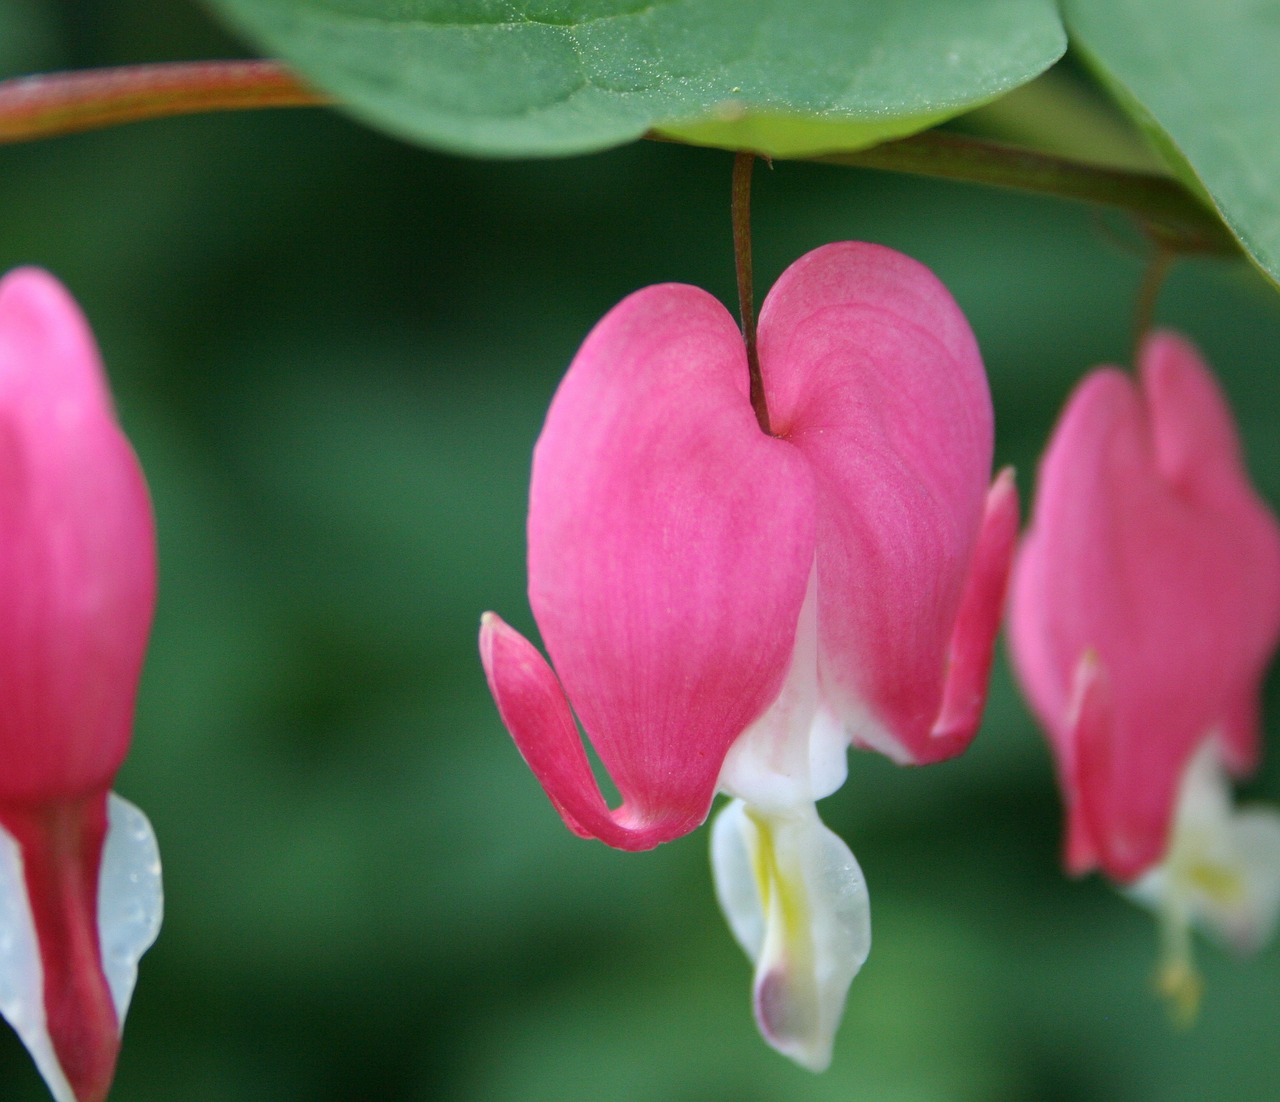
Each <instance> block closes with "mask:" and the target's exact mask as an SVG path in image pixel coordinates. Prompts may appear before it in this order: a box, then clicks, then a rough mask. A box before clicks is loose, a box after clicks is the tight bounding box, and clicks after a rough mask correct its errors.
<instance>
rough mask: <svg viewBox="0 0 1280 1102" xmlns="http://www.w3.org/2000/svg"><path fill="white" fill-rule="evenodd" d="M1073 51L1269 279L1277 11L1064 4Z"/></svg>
mask: <svg viewBox="0 0 1280 1102" xmlns="http://www.w3.org/2000/svg"><path fill="white" fill-rule="evenodd" d="M1064 8H1065V11H1066V16H1067V25H1068V28H1069V29H1070V33H1071V37H1072V42H1073V45H1075V46H1077V47H1078V48H1079V50H1080V51H1081V53H1082V55H1083V56H1084V57H1085V58H1086V59H1087V61H1088V62H1089V63H1090V64H1091V65H1092V66H1093V68H1094V69H1095V71H1096V72H1097V73H1098V75H1099V77H1100V78H1101V79H1102V80H1103V82H1104V83H1106V84H1107V85H1108V86H1109V87H1110V89H1111V91H1112V92H1113V94H1114V95H1115V97H1116V100H1117V101H1118V102H1119V104H1120V106H1121V107H1123V108H1124V109H1125V110H1126V111H1128V112H1129V114H1130V115H1131V116H1132V117H1133V118H1134V119H1135V120H1136V121H1137V122H1138V123H1139V125H1141V126H1143V127H1144V129H1146V130H1147V131H1148V133H1149V134H1150V136H1151V138H1152V141H1153V143H1154V145H1155V146H1156V148H1157V149H1158V150H1159V151H1160V152H1161V153H1162V154H1163V155H1164V157H1165V159H1166V160H1167V161H1168V162H1169V164H1170V167H1171V169H1172V170H1173V171H1174V172H1175V173H1176V174H1177V175H1178V176H1180V177H1181V178H1182V179H1183V180H1184V182H1185V183H1187V184H1188V186H1190V187H1191V188H1192V189H1193V190H1195V191H1196V192H1198V193H1200V194H1202V195H1207V196H1208V198H1209V199H1210V200H1211V201H1212V203H1213V205H1214V206H1215V207H1216V208H1217V209H1218V212H1219V213H1220V214H1221V215H1222V218H1223V220H1224V221H1225V222H1226V223H1227V225H1228V226H1229V227H1230V228H1231V231H1232V233H1234V234H1235V235H1236V237H1237V238H1238V239H1239V241H1240V243H1241V245H1243V246H1244V248H1245V250H1246V252H1247V253H1248V254H1249V255H1250V256H1251V257H1252V258H1253V260H1254V261H1255V262H1256V263H1257V264H1258V266H1259V267H1260V268H1262V270H1263V271H1264V272H1265V273H1266V274H1267V275H1268V276H1270V277H1271V279H1272V280H1273V281H1277V282H1280V64H1277V58H1280V5H1277V4H1275V3H1271V2H1259V0H1213V2H1212V3H1210V2H1207V0H1066V3H1065V4H1064Z"/></svg>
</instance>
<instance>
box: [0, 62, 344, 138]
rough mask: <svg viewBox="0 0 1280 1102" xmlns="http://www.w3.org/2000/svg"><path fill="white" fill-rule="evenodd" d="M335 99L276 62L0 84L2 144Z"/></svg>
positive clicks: (134, 69)
mask: <svg viewBox="0 0 1280 1102" xmlns="http://www.w3.org/2000/svg"><path fill="white" fill-rule="evenodd" d="M328 102H330V101H329V99H328V98H327V97H325V96H322V95H321V94H319V93H318V92H314V91H312V90H311V89H310V88H307V87H306V86H305V85H303V84H302V83H301V82H300V81H299V80H298V78H297V77H295V76H294V75H293V74H292V73H291V72H289V70H288V69H286V68H285V67H284V66H283V65H281V64H280V63H279V62H277V61H193V62H176V63H172V64H161V65H131V66H126V67H123V68H118V69H89V70H86V71H84V72H72V73H48V74H41V75H37V76H27V77H16V78H14V79H13V80H6V81H0V143H3V142H19V141H26V140H29V139H31V138H47V137H53V136H55V135H58V134H71V133H75V132H76V131H80V130H94V129H97V128H99V127H105V126H115V125H118V124H119V123H124V122H138V121H141V120H143V119H158V118H164V117H166V116H169V115H186V114H191V113H193V112H198V111H234V110H246V109H249V108H255V107H307V106H319V105H322V104H326V103H328Z"/></svg>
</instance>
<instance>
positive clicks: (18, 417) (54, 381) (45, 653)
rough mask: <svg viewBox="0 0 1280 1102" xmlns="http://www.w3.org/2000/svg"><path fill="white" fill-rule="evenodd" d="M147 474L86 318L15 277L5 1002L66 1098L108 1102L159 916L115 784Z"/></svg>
mask: <svg viewBox="0 0 1280 1102" xmlns="http://www.w3.org/2000/svg"><path fill="white" fill-rule="evenodd" d="M155 587H156V560H155V529H154V525H153V522H152V516H151V506H150V502H149V499H148V495H147V487H146V483H145V481H144V480H143V476H142V472H141V470H140V469H139V467H138V462H137V459H136V458H135V457H134V454H133V451H132V449H131V448H130V446H129V442H128V441H127V440H126V439H125V437H124V435H123V434H122V433H121V431H120V428H119V426H118V425H117V424H116V420H115V417H114V414H113V412H112V407H111V398H110V395H109V393H108V391H107V385H106V380H105V378H104V376H103V371H102V366H101V364H100V362H99V359H98V354H97V350H96V348H95V346H94V342H93V337H92V335H91V333H90V332H89V329H88V326H87V324H86V323H85V321H84V318H83V317H82V316H81V314H80V312H79V310H78V309H77V307H76V305H75V303H74V302H73V301H72V299H71V298H70V296H69V295H68V294H67V292H66V291H65V290H64V289H63V288H62V286H61V285H60V284H59V283H58V282H57V281H56V280H55V279H54V278H53V277H52V276H50V275H48V274H47V273H45V272H41V271H37V270H34V269H20V270H17V271H14V272H11V273H10V274H9V275H7V276H5V277H4V279H3V280H0V605H2V606H3V615H0V1013H3V1014H4V1016H5V1017H6V1018H7V1019H8V1020H9V1022H10V1024H12V1025H13V1027H14V1028H15V1030H16V1031H17V1032H18V1034H19V1035H20V1036H21V1037H22V1040H23V1042H24V1043H25V1044H26V1046H27V1048H28V1049H29V1050H30V1051H31V1054H32V1056H33V1057H34V1059H35V1061H36V1064H37V1066H38V1067H39V1069H40V1071H41V1073H42V1075H43V1076H44V1078H45V1080H46V1082H47V1083H48V1085H49V1088H50V1090H51V1091H52V1093H53V1095H54V1097H55V1098H57V1099H58V1102H99V1100H101V1099H103V1098H105V1097H106V1094H107V1091H108V1089H109V1088H110V1085H111V1080H112V1076H113V1074H114V1071H115V1063H116V1055H117V1052H118V1050H119V1044H120V1029H121V1025H122V1023H123V1021H124V1016H125V1011H126V1009H127V1006H128V1003H129V999H130V996H131V994H132V991H133V984H134V980H135V978H136V974H137V962H138V958H139V957H140V956H141V955H142V953H143V952H144V951H145V949H146V948H147V947H148V946H149V945H150V944H151V942H152V941H153V940H154V938H155V935H156V931H157V929H158V927H159V922H160V909H161V902H160V880H159V863H158V858H157V856H156V847H155V839H154V837H153V835H152V833H151V829H150V826H149V825H148V823H147V821H146V819H145V817H144V816H143V815H142V813H141V812H140V811H138V809H137V808H135V807H133V806H132V805H130V804H128V803H127V802H125V801H124V800H122V799H120V798H119V797H117V796H115V795H114V794H112V793H111V791H110V789H111V783H112V780H113V778H114V777H115V774H116V771H117V770H118V769H119V768H120V764H121V762H122V761H123V759H124V756H125V753H126V752H127V750H128V747H129V740H130V736H131V729H132V724H133V708H134V696H135V694H136V692H137V686H138V678H139V675H140V672H141V668H142V660H143V653H144V651H145V648H146V643H147V635H148V633H149V630H150V626H151V617H152V610H153V608H154V605H155Z"/></svg>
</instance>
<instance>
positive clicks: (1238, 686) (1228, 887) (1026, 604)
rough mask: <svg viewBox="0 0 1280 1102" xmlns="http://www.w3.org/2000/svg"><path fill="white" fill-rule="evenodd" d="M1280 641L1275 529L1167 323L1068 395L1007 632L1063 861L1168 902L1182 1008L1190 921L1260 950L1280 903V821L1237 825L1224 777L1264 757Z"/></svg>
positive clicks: (1197, 370)
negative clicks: (1052, 774) (1051, 766)
mask: <svg viewBox="0 0 1280 1102" xmlns="http://www.w3.org/2000/svg"><path fill="white" fill-rule="evenodd" d="M1278 640H1280V527H1278V526H1277V524H1276V520H1275V517H1273V516H1272V514H1271V512H1270V511H1269V510H1268V509H1267V507H1266V506H1265V505H1264V504H1263V503H1262V501H1261V500H1259V498H1258V496H1257V495H1256V494H1255V493H1254V491H1253V489H1252V487H1251V486H1250V484H1249V480H1248V475H1247V474H1246V472H1245V469H1244V466H1243V462H1242V459H1241V454H1240V445H1239V442H1238V440H1237V437H1236V431H1235V426H1234V423H1233V421H1232V418H1231V414H1230V411H1229V410H1228V409H1227V406H1226V404H1225V402H1224V400H1223V398H1222V395H1221V393H1220V392H1219V390H1218V387H1217V385H1216V384H1215V382H1214V380H1213V378H1212V376H1211V375H1210V373H1209V371H1208V369H1207V368H1206V367H1205V365H1204V364H1203V362H1202V361H1201V359H1200V357H1199V356H1198V354H1197V353H1196V351H1195V350H1194V349H1193V348H1192V347H1191V346H1190V345H1189V344H1188V343H1187V342H1185V341H1184V340H1182V339H1181V338H1179V337H1176V336H1174V335H1172V334H1169V333H1161V334H1156V335H1154V336H1152V337H1150V338H1149V339H1148V340H1147V341H1146V343H1145V345H1144V346H1143V349H1142V352H1141V356H1140V363H1139V377H1138V380H1137V381H1136V383H1135V382H1134V381H1133V380H1131V379H1130V378H1129V377H1128V376H1127V375H1125V374H1123V373H1122V372H1120V371H1119V370H1117V369H1114V368H1101V369H1099V370H1097V371H1094V372H1092V373H1091V374H1090V375H1089V376H1088V377H1087V378H1086V379H1085V380H1084V381H1083V382H1082V383H1081V384H1080V385H1079V386H1078V387H1077V388H1076V391H1075V393H1074V394H1073V395H1072V396H1071V398H1070V400H1069V401H1068V403H1067V408H1066V410H1065V411H1064V412H1063V414H1062V418H1061V420H1060V421H1059V423H1058V426H1057V428H1056V430H1055V431H1054V434H1053V438H1052V439H1051V440H1050V442H1049V447H1048V449H1047V451H1046V452H1045V456H1044V459H1043V461H1042V463H1041V467H1040V474H1039V483H1038V488H1037V495H1036V503H1035V512H1034V515H1033V518H1032V522H1031V526H1030V529H1029V531H1028V533H1027V535H1026V538H1025V540H1024V541H1023V545H1022V548H1021V550H1020V552H1019V554H1018V558H1017V564H1016V567H1015V571H1014V578H1013V582H1012V591H1011V600H1010V643H1011V648H1012V653H1013V659H1014V666H1015V669H1016V672H1017V674H1018V676H1019V679H1020V680H1021V683H1022V686H1023V688H1024V690H1025V692H1026V695H1027V698H1028V700H1029V701H1030V702H1031V706H1032V708H1033V710H1034V711H1035V713H1036V715H1037V716H1038V718H1039V719H1040V722H1041V723H1042V724H1043V725H1044V728H1045V730H1046V731H1047V732H1048V735H1049V739H1050V742H1051V743H1052V746H1053V749H1054V752H1055V756H1056V757H1057V762H1058V773H1059V777H1060V779H1061V783H1062V788H1063V793H1064V797H1065V801H1066V808H1067V842H1066V861H1067V865H1068V867H1069V868H1070V870H1071V871H1073V872H1076V873H1081V872H1085V871H1088V870H1089V869H1092V868H1094V867H1100V868H1101V869H1102V870H1103V871H1104V872H1105V873H1106V874H1107V875H1108V876H1110V877H1111V878H1113V879H1114V880H1116V881H1118V882H1120V883H1121V884H1126V885H1132V886H1133V889H1134V892H1135V894H1136V895H1138V896H1139V897H1140V898H1143V899H1144V900H1146V901H1147V902H1149V903H1151V904H1152V905H1153V906H1156V907H1157V909H1158V910H1160V911H1161V912H1162V914H1163V917H1164V919H1165V922H1166V926H1167V930H1166V938H1167V944H1166V977H1165V978H1166V986H1170V987H1171V988H1173V987H1178V985H1179V984H1183V985H1184V986H1183V987H1182V988H1181V989H1179V990H1171V991H1170V993H1171V994H1172V995H1174V996H1175V997H1176V998H1178V999H1180V1000H1183V1001H1184V1002H1188V1003H1194V991H1193V990H1192V989H1191V988H1190V987H1186V986H1185V984H1187V983H1191V984H1192V985H1193V986H1194V977H1193V975H1192V974H1191V973H1190V971H1189V966H1190V961H1189V956H1188V955H1187V930H1188V928H1189V924H1190V923H1191V922H1192V921H1198V922H1200V923H1201V924H1204V925H1206V926H1207V927H1208V928H1210V929H1211V930H1213V931H1214V932H1216V933H1218V934H1220V935H1221V936H1223V937H1224V938H1226V939H1228V940H1230V941H1233V942H1235V943H1237V944H1240V945H1250V944H1256V943H1257V942H1259V941H1260V940H1262V939H1264V938H1265V937H1266V935H1267V932H1268V931H1269V930H1270V928H1271V925H1272V924H1273V922H1274V917H1275V911H1276V905H1277V903H1280V822H1273V821H1272V818H1273V817H1272V816H1271V813H1263V814H1262V817H1261V818H1260V817H1259V813H1257V812H1247V813H1244V814H1242V815H1235V816H1232V815H1231V812H1230V802H1229V799H1228V797H1227V794H1226V789H1225V779H1224V776H1223V772H1222V770H1223V767H1225V768H1226V769H1227V770H1229V771H1231V772H1232V773H1234V774H1236V775H1242V774H1244V773H1247V772H1248V771H1250V770H1251V769H1252V768H1253V766H1254V764H1255V762H1256V760H1257V756H1258V750H1259V746H1258V727H1259V715H1258V709H1259V692H1260V688H1261V682H1262V678H1263V675H1264V673H1265V671H1266V667H1267V663H1268V661H1269V659H1270V657H1271V655H1272V653H1273V651H1274V650H1275V647H1276V644H1277V641H1278ZM1177 958H1180V959H1177ZM1175 973H1180V976H1175Z"/></svg>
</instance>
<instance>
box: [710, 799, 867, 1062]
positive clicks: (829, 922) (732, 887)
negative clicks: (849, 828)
mask: <svg viewBox="0 0 1280 1102" xmlns="http://www.w3.org/2000/svg"><path fill="white" fill-rule="evenodd" d="M711 863H712V869H713V871H714V873H715V884H716V896H717V898H718V899H719V901H720V906H721V908H722V909H723V911H724V913H725V917H726V918H727V919H728V922H729V926H730V928H731V929H732V930H733V933H734V936H735V937H736V938H737V940H738V943H739V944H740V945H741V946H742V947H743V949H744V950H745V951H746V953H747V955H748V956H749V957H750V958H751V959H752V961H753V962H754V964H755V982H754V995H755V1010H756V1020H757V1022H758V1023H759V1025H760V1031H761V1033H762V1034H763V1035H764V1037H765V1039H766V1040H767V1041H768V1042H769V1043H770V1044H771V1045H773V1047H774V1048H776V1049H778V1051H780V1052H782V1053H784V1054H785V1055H787V1056H790V1057H791V1058H792V1059H793V1060H795V1061H796V1062H797V1063H799V1064H801V1065H803V1066H804V1067H807V1068H810V1069H811V1070H813V1071H821V1070H823V1069H824V1068H825V1067H826V1066H827V1065H828V1064H829V1063H830V1062H831V1047H832V1043H833V1041H834V1039H835V1033H836V1029H837V1027H838V1026H839V1024H840V1017H841V1015H842V1014H843V1012H844V1002H845V996H846V994H847V993H848V990H849V984H850V983H851V982H852V981H853V978H854V976H856V975H857V974H858V970H859V969H860V968H861V967H862V964H863V962H864V961H865V960H866V958H867V953H868V952H869V951H870V948H871V908H870V901H869V899H868V896H867V886H866V881H865V880H864V879H863V876H862V870H861V869H860V868H859V867H858V862H857V861H856V860H855V859H854V856H853V854H852V853H850V852H849V848H848V847H847V846H846V845H845V844H844V842H842V841H841V840H840V839H839V838H838V837H837V836H836V835H835V834H833V833H832V832H831V831H830V830H828V829H827V828H826V827H825V826H824V825H823V824H822V822H821V820H820V819H819V818H818V813H817V809H816V808H815V807H814V806H813V804H811V803H810V804H804V805H801V806H799V807H795V808H792V809H790V810H789V811H787V812H785V813H783V814H775V813H771V812H765V811H761V810H760V809H758V808H750V807H748V806H747V805H746V804H745V803H744V802H743V801H742V800H734V801H732V802H731V803H729V804H728V805H727V806H726V807H725V808H724V809H723V810H722V811H721V812H720V814H719V815H718V816H717V817H716V821H715V824H714V826H713V828H712V833H711Z"/></svg>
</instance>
